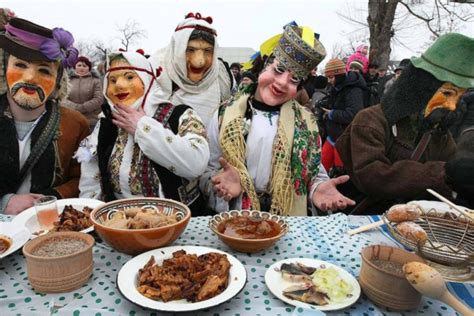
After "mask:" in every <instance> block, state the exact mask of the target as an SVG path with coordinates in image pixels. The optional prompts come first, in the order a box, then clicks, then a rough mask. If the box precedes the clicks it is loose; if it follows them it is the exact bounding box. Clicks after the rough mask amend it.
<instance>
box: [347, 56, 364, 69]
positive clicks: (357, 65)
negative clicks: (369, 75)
mask: <svg viewBox="0 0 474 316" xmlns="http://www.w3.org/2000/svg"><path fill="white" fill-rule="evenodd" d="M350 68H357V69H359V70H360V71H361V72H362V71H364V64H363V63H362V62H361V61H359V60H357V59H356V60H353V61H352V62H351V64H350V65H349V69H350Z"/></svg>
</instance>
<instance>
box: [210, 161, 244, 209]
mask: <svg viewBox="0 0 474 316" xmlns="http://www.w3.org/2000/svg"><path fill="white" fill-rule="evenodd" d="M219 163H220V164H221V167H222V169H223V170H222V172H221V173H219V174H218V175H216V176H214V177H212V179H211V180H212V184H213V185H214V191H216V193H217V196H218V197H221V198H223V199H224V200H226V201H230V200H231V199H233V198H236V197H238V196H239V195H240V193H241V192H242V186H241V184H240V174H239V172H238V171H237V169H236V168H235V167H234V166H232V165H231V164H230V163H228V162H227V160H225V159H224V158H222V157H221V158H219Z"/></svg>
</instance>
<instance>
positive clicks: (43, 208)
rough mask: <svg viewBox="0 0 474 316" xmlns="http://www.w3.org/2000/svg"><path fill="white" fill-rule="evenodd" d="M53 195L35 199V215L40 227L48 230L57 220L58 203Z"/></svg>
mask: <svg viewBox="0 0 474 316" xmlns="http://www.w3.org/2000/svg"><path fill="white" fill-rule="evenodd" d="M56 202H57V199H56V197H55V196H43V197H41V198H39V199H38V200H36V202H35V209H36V217H37V218H38V223H39V225H40V229H42V230H49V229H51V228H53V226H54V225H53V224H54V222H56V221H57V220H58V205H57V203H56Z"/></svg>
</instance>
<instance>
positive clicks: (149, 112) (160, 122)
mask: <svg viewBox="0 0 474 316" xmlns="http://www.w3.org/2000/svg"><path fill="white" fill-rule="evenodd" d="M120 55H121V58H124V59H125V60H126V61H127V62H128V64H129V65H130V66H129V67H125V68H128V69H129V70H130V71H134V72H136V74H137V75H138V76H139V78H140V79H141V81H142V83H143V87H144V93H143V94H142V95H141V96H140V97H139V98H138V99H136V101H135V102H134V103H133V104H131V105H130V106H131V107H132V108H134V109H137V108H138V107H143V109H144V111H145V114H146V116H144V117H142V118H141V119H140V120H139V121H138V124H137V129H136V132H135V134H134V135H131V134H129V133H128V132H127V131H125V130H123V129H121V128H117V126H116V125H115V124H113V123H112V121H111V112H110V111H111V110H112V111H114V103H113V102H112V101H111V97H110V95H108V94H107V86H108V84H110V78H109V77H110V76H111V75H112V74H113V73H114V71H115V70H116V69H120V68H124V67H118V68H117V67H114V66H113V64H112V68H110V67H111V63H110V60H111V59H110V58H109V60H108V64H107V68H108V71H107V74H106V76H105V78H104V85H103V86H104V88H103V89H104V95H105V97H106V99H107V101H108V103H109V105H110V107H106V108H104V112H103V115H102V117H101V118H100V120H99V122H98V123H97V126H96V128H95V129H94V131H93V133H92V134H91V135H90V136H89V137H88V138H87V139H85V140H84V141H83V142H82V143H81V148H80V150H79V151H78V154H77V156H78V159H79V160H80V161H81V162H82V163H81V170H82V176H81V182H80V190H81V195H80V196H81V197H87V198H96V199H101V200H104V201H111V200H115V199H121V198H130V197H141V196H145V197H152V196H154V197H166V198H171V199H175V200H178V201H181V202H183V203H185V204H187V205H190V206H191V207H194V206H197V204H195V203H197V202H198V200H199V197H200V194H199V189H198V185H197V180H196V178H197V177H199V176H200V175H201V174H202V173H203V172H204V170H205V168H206V164H207V162H208V160H209V147H208V143H207V139H206V131H205V128H204V125H203V123H202V121H201V120H200V119H199V117H198V116H197V115H196V112H195V111H194V110H193V109H191V108H190V107H189V106H186V105H178V106H175V105H173V104H171V103H169V102H160V100H159V99H158V98H157V96H156V94H155V91H156V89H157V86H156V80H155V79H156V77H155V72H154V71H153V68H152V66H151V64H150V63H149V61H148V60H147V59H146V58H145V57H144V56H143V55H141V54H139V53H134V52H122V53H120ZM113 57H114V56H112V59H113ZM115 57H116V56H115ZM198 210H199V208H195V209H194V210H193V211H194V213H193V215H199V214H196V213H195V212H196V211H198ZM200 211H202V209H201V210H200Z"/></svg>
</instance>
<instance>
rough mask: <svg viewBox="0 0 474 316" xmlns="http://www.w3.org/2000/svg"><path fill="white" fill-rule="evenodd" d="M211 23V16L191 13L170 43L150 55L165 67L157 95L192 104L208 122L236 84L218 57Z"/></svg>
mask: <svg viewBox="0 0 474 316" xmlns="http://www.w3.org/2000/svg"><path fill="white" fill-rule="evenodd" d="M211 23H212V18H211V17H202V16H201V15H200V14H199V13H196V14H193V13H189V14H188V15H187V16H186V18H185V20H184V21H182V22H181V23H180V24H179V25H178V26H177V27H176V29H175V32H174V34H173V36H172V38H171V42H170V43H169V45H168V46H167V47H166V48H164V49H163V50H160V51H158V52H156V53H155V54H154V55H152V56H151V57H150V61H151V63H152V65H153V66H154V67H155V68H158V67H162V68H163V73H162V75H161V76H160V78H158V86H159V88H158V90H157V95H158V97H159V98H160V99H162V100H169V101H171V102H172V103H173V104H187V105H189V106H191V107H192V108H193V109H194V110H195V111H196V112H197V113H198V115H199V116H200V117H201V119H202V121H203V122H204V124H205V125H206V126H207V124H208V122H209V121H210V119H211V118H212V115H213V113H214V111H215V110H216V109H217V108H218V106H219V104H220V103H221V101H224V100H226V99H228V98H229V97H230V96H231V91H232V89H233V88H235V86H236V85H235V81H234V78H233V75H232V73H231V72H230V69H229V67H228V65H227V64H226V63H225V62H224V61H222V60H221V59H218V58H217V49H218V44H217V40H216V37H217V33H216V31H215V29H214V28H213V27H212V26H211Z"/></svg>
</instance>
